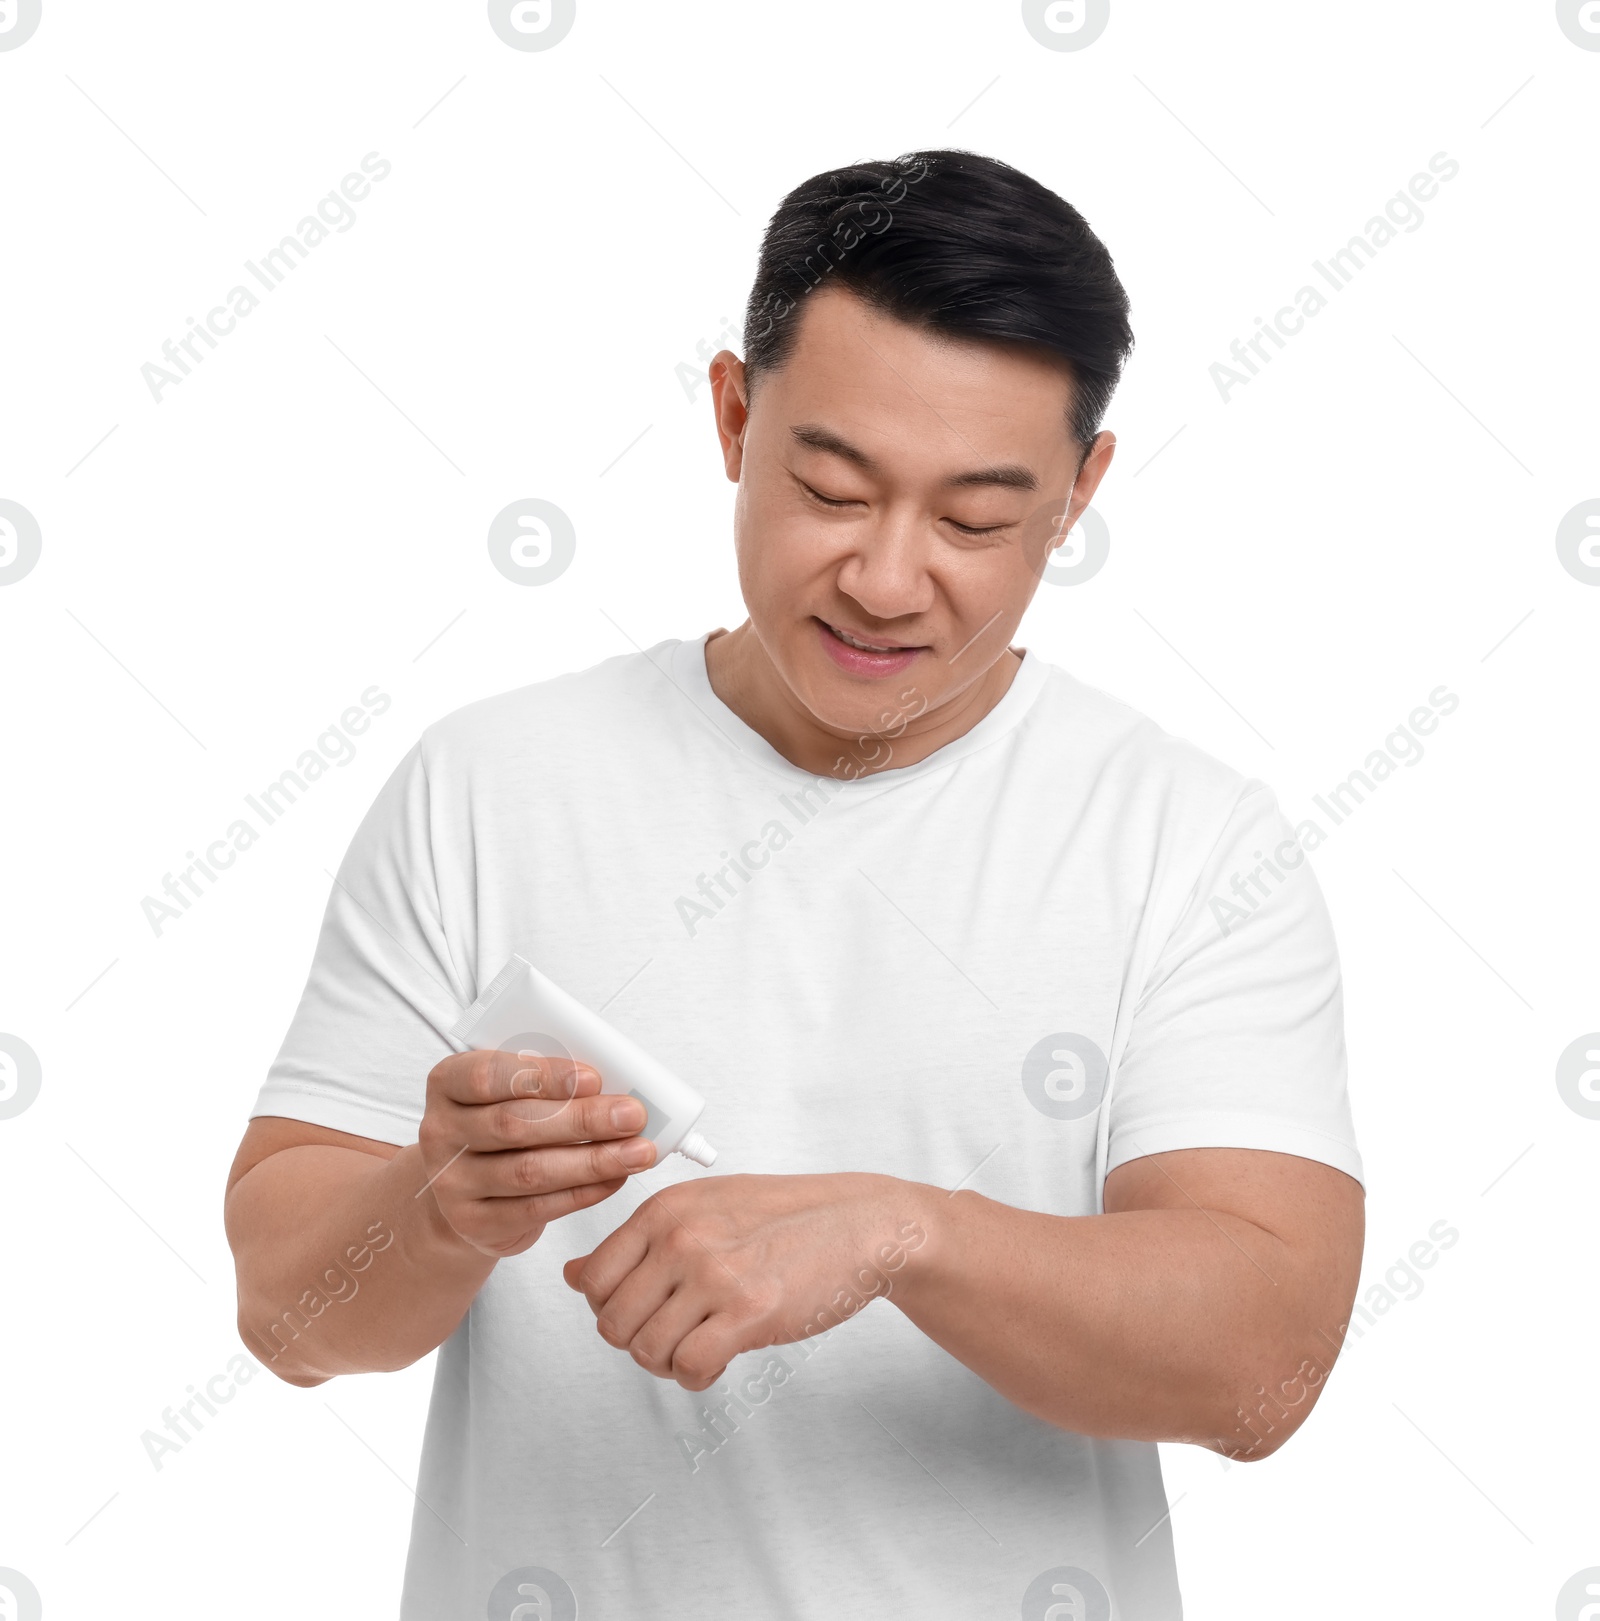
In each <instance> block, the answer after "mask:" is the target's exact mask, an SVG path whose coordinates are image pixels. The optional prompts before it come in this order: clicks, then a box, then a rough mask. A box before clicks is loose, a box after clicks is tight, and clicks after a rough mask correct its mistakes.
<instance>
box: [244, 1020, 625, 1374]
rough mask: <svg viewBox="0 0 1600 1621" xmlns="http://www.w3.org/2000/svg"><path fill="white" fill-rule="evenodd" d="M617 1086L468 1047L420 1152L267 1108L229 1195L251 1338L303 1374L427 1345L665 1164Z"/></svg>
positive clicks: (282, 1369) (373, 1362)
mask: <svg viewBox="0 0 1600 1621" xmlns="http://www.w3.org/2000/svg"><path fill="white" fill-rule="evenodd" d="M600 1086H601V1081H600V1076H599V1075H598V1073H597V1072H596V1071H595V1070H593V1069H592V1068H590V1067H589V1066H588V1065H583V1064H579V1065H574V1064H573V1063H572V1062H571V1061H570V1060H566V1059H552V1058H540V1057H536V1056H532V1055H530V1056H527V1057H522V1056H519V1055H517V1054H514V1053H501V1052H471V1053H458V1054H452V1055H451V1056H450V1057H449V1058H446V1059H444V1060H442V1061H441V1062H440V1063H438V1064H436V1065H435V1066H434V1068H433V1070H432V1072H431V1073H430V1074H429V1076H428V1086H427V1102H426V1105H425V1109H424V1113H423V1118H422V1123H421V1126H420V1128H419V1131H418V1140H417V1141H416V1142H415V1143H412V1144H411V1145H409V1146H408V1147H405V1148H401V1147H398V1146H397V1145H395V1144H393V1143H384V1142H378V1141H376V1140H374V1139H372V1138H370V1137H357V1136H352V1135H351V1134H349V1133H348V1132H342V1131H332V1130H328V1129H326V1128H324V1127H322V1126H315V1125H311V1124H309V1123H307V1122H305V1121H301V1120H289V1119H284V1118H282V1117H279V1116H272V1115H265V1116H262V1117H261V1118H259V1119H256V1120H252V1121H251V1122H250V1125H249V1127H248V1128H247V1130H246V1132H245V1135H244V1140H243V1142H241V1144H240V1145H239V1152H238V1155H237V1157H236V1158H235V1160H234V1164H233V1170H232V1171H231V1173H230V1174H229V1177H228V1190H227V1195H226V1199H225V1202H224V1207H223V1214H224V1223H225V1225H226V1228H227V1233H228V1242H229V1244H230V1245H231V1246H232V1249H233V1253H234V1262H235V1268H236V1271H237V1274H238V1285H239V1333H240V1336H241V1338H242V1339H243V1340H244V1342H245V1344H246V1345H248V1346H249V1347H250V1349H251V1351H252V1352H253V1353H254V1354H255V1355H256V1356H257V1357H259V1358H260V1359H261V1360H262V1361H263V1362H265V1363H266V1365H267V1366H268V1367H269V1368H270V1369H271V1370H272V1371H273V1372H274V1373H276V1374H277V1375H278V1376H279V1377H280V1378H282V1379H284V1380H286V1381H287V1382H288V1383H289V1384H293V1385H318V1384H321V1383H323V1382H324V1381H325V1380H327V1379H331V1378H333V1377H334V1376H335V1375H336V1374H341V1373H368V1372H390V1371H392V1370H394V1369H396V1368H404V1367H407V1366H409V1365H410V1364H411V1363H413V1362H415V1361H417V1360H418V1358H420V1357H423V1356H426V1355H427V1353H428V1352H429V1351H431V1350H433V1349H434V1348H435V1347H436V1346H438V1345H440V1344H442V1343H443V1342H444V1341H445V1340H446V1339H448V1338H449V1336H450V1334H451V1333H452V1332H453V1331H454V1329H455V1327H456V1325H457V1324H458V1323H459V1322H460V1321H461V1319H462V1317H463V1316H464V1315H465V1314H466V1310H467V1308H468V1306H470V1305H471V1304H472V1300H473V1297H474V1296H475V1295H476V1294H477V1292H478V1290H479V1289H480V1288H482V1286H483V1282H484V1280H485V1279H486V1278H487V1277H488V1276H489V1273H490V1272H491V1271H492V1270H493V1269H494V1264H495V1262H496V1261H497V1260H500V1259H501V1258H502V1257H504V1256H507V1255H520V1254H521V1253H522V1252H523V1251H524V1250H526V1249H528V1248H529V1247H530V1246H531V1245H532V1244H534V1243H535V1242H536V1241H537V1240H538V1238H539V1235H540V1234H541V1233H542V1232H543V1231H544V1228H545V1225H546V1223H548V1222H550V1221H554V1220H556V1219H558V1218H559V1217H561V1216H565V1215H568V1214H570V1213H571V1212H572V1211H574V1210H581V1209H584V1208H586V1207H587V1206H589V1205H593V1204H598V1203H599V1202H600V1201H601V1200H602V1199H605V1198H608V1197H610V1195H611V1194H613V1193H615V1192H616V1191H617V1189H618V1188H620V1187H622V1186H623V1185H624V1183H625V1182H626V1181H627V1178H628V1176H629V1175H631V1174H632V1173H633V1172H635V1171H639V1170H643V1169H646V1168H648V1167H649V1166H650V1165H653V1164H654V1163H655V1153H656V1151H655V1145H654V1144H653V1143H651V1142H649V1141H648V1140H646V1139H643V1138H639V1137H637V1136H636V1135H635V1134H636V1133H637V1132H638V1131H639V1129H640V1128H641V1127H642V1126H643V1125H644V1123H645V1111H644V1108H643V1106H642V1105H641V1104H640V1103H639V1102H638V1101H637V1100H636V1099H634V1098H627V1097H621V1096H619V1095H616V1094H611V1095H607V1094H603V1093H602V1092H601V1090H600Z"/></svg>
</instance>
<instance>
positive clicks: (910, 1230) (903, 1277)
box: [878, 1178, 951, 1310]
mask: <svg viewBox="0 0 1600 1621" xmlns="http://www.w3.org/2000/svg"><path fill="white" fill-rule="evenodd" d="M889 1183H890V1188H889V1190H888V1191H886V1194H885V1200H884V1214H885V1220H884V1222H883V1228H884V1231H885V1233H886V1242H885V1244H884V1245H882V1246H880V1249H879V1252H878V1264H879V1265H880V1266H882V1267H883V1268H884V1270H885V1272H886V1273H887V1274H888V1277H889V1283H890V1287H889V1290H888V1298H889V1299H890V1300H892V1301H894V1302H895V1304H896V1305H898V1306H900V1307H901V1308H902V1309H903V1310H904V1309H908V1308H909V1307H910V1305H911V1304H912V1302H913V1301H914V1300H915V1299H916V1298H917V1297H918V1295H919V1294H920V1293H922V1292H923V1291H924V1290H925V1289H926V1288H927V1286H928V1283H929V1280H930V1278H931V1277H932V1276H933V1274H934V1271H935V1268H936V1266H937V1265H938V1259H937V1257H938V1255H939V1253H940V1252H941V1250H942V1249H944V1248H945V1247H946V1246H947V1245H948V1243H949V1225H950V1215H951V1211H950V1208H949V1207H950V1203H951V1198H950V1195H949V1193H948V1192H946V1190H945V1189H943V1188H936V1187H934V1186H932V1185H931V1184H929V1183H926V1182H908V1181H901V1180H899V1179H897V1178H890V1179H889Z"/></svg>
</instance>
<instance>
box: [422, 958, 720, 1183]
mask: <svg viewBox="0 0 1600 1621" xmlns="http://www.w3.org/2000/svg"><path fill="white" fill-rule="evenodd" d="M450 1034H451V1035H452V1036H453V1037H454V1038H455V1039H456V1040H457V1041H462V1042H465V1043H466V1045H467V1046H469V1047H479V1048H495V1049H497V1050H499V1051H501V1052H534V1053H538V1054H539V1055H540V1056H541V1057H543V1058H572V1059H576V1060H577V1062H579V1063H580V1064H588V1065H590V1066H592V1067H593V1068H594V1069H597V1070H598V1071H599V1072H600V1084H601V1086H602V1088H603V1089H604V1090H605V1091H607V1092H623V1093H625V1094H626V1095H627V1096H628V1097H631V1098H637V1099H638V1100H639V1101H640V1102H641V1103H642V1104H643V1105H644V1107H645V1123H644V1127H643V1129H642V1130H641V1131H640V1132H639V1135H640V1136H641V1137H648V1138H649V1139H650V1141H651V1142H653V1143H654V1144H655V1145H656V1159H657V1163H658V1164H659V1163H660V1161H661V1160H662V1159H664V1158H665V1157H666V1156H667V1155H668V1154H670V1153H673V1152H677V1153H679V1154H682V1155H683V1156H684V1157H685V1158H686V1159H692V1160H693V1161H694V1162H695V1164H696V1165H710V1164H711V1163H712V1162H713V1161H714V1160H715V1159H716V1157H717V1151H716V1149H714V1148H713V1147H712V1146H711V1144H710V1143H708V1142H707V1141H706V1140H705V1138H704V1137H702V1136H701V1135H700V1133H699V1132H698V1131H696V1130H695V1129H694V1127H695V1122H696V1121H697V1120H699V1118H700V1114H701V1111H702V1110H703V1109H704V1108H705V1100H704V1099H703V1098H702V1097H701V1096H700V1094H699V1093H698V1092H696V1091H695V1090H694V1088H693V1087H692V1086H690V1085H689V1084H688V1083H687V1082H685V1081H681V1080H679V1079H678V1077H677V1076H676V1075H674V1074H673V1073H672V1071H671V1070H670V1069H668V1068H667V1067H666V1065H665V1064H662V1063H659V1062H658V1061H657V1060H656V1059H654V1058H652V1057H651V1056H650V1054H649V1053H647V1052H646V1051H645V1050H644V1048H642V1047H641V1046H639V1045H638V1044H637V1043H636V1042H633V1041H630V1040H629V1039H628V1037H627V1036H625V1035H623V1033H622V1032H621V1031H620V1030H617V1029H614V1028H613V1027H612V1026H611V1025H609V1024H607V1023H606V1021H605V1020H604V1019H602V1018H601V1017H600V1015H599V1014H598V1013H591V1012H590V1011H589V1009H588V1008H586V1007H585V1006H584V1005H583V1004H582V1003H581V1002H578V1001H575V1000H574V999H573V998H572V997H570V996H568V995H567V993H566V992H565V991H564V990H562V989H561V987H560V986H559V985H557V984H556V983H555V982H554V981H553V980H550V979H547V978H546V977H545V976H544V975H543V974H541V973H540V972H539V970H538V969H537V968H535V967H534V966H533V964H532V963H531V962H529V961H528V960H527V959H526V958H525V957H518V956H515V955H513V956H512V958H511V960H510V961H509V962H508V963H507V964H506V965H505V967H504V968H502V969H501V970H500V972H499V973H498V974H496V975H495V976H494V978H493V979H492V980H490V982H489V984H488V987H487V988H486V989H485V991H484V993H483V995H482V996H480V997H479V998H478V1000H477V1001H476V1002H474V1003H473V1004H472V1006H471V1007H469V1008H468V1009H467V1010H466V1012H465V1013H463V1014H462V1015H461V1017H460V1018H459V1019H458V1020H457V1021H456V1022H455V1024H454V1025H453V1026H452V1027H451V1029H450Z"/></svg>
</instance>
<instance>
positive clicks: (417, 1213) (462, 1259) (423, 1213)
mask: <svg viewBox="0 0 1600 1621" xmlns="http://www.w3.org/2000/svg"><path fill="white" fill-rule="evenodd" d="M389 1164H390V1168H391V1170H392V1171H393V1172H394V1173H395V1176H396V1182H397V1186H396V1188H395V1197H396V1198H397V1199H400V1200H401V1204H400V1208H401V1210H402V1212H403V1213H404V1214H403V1216H402V1220H404V1218H405V1217H409V1218H410V1220H409V1221H405V1225H406V1227H407V1228H408V1229H409V1230H410V1232H411V1234H412V1249H413V1254H414V1257H415V1258H416V1259H417V1260H421V1261H424V1262H426V1263H431V1264H432V1265H434V1266H443V1267H446V1268H450V1267H452V1266H460V1265H462V1264H464V1263H466V1264H469V1265H470V1264H472V1263H477V1264H482V1263H489V1264H492V1263H493V1260H494V1258H493V1256H489V1255H485V1254H484V1253H483V1251H482V1250H480V1249H477V1248H476V1247H475V1246H474V1245H472V1244H469V1243H468V1242H467V1240H466V1239H464V1238H463V1237H462V1236H461V1234H460V1233H458V1232H457V1231H456V1230H455V1228H454V1227H452V1226H451V1225H450V1223H449V1221H448V1220H447V1219H446V1218H445V1213H444V1211H443V1210H442V1209H441V1208H440V1206H439V1201H438V1200H437V1199H436V1198H434V1196H433V1188H432V1186H431V1184H430V1182H429V1178H428V1168H427V1166H426V1164H425V1163H424V1162H423V1158H422V1148H421V1146H420V1145H419V1144H417V1143H412V1144H411V1145H410V1146H409V1147H407V1148H402V1149H401V1150H400V1152H399V1153H398V1154H396V1155H395V1157H394V1158H393V1159H392V1160H391V1161H390V1162H389Z"/></svg>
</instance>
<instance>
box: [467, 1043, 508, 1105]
mask: <svg viewBox="0 0 1600 1621" xmlns="http://www.w3.org/2000/svg"><path fill="white" fill-rule="evenodd" d="M499 1067H500V1064H499V1059H498V1056H497V1055H496V1054H495V1053H493V1052H488V1051H485V1052H475V1053H473V1055H472V1057H471V1060H470V1061H469V1062H468V1064H467V1072H466V1074H465V1076H464V1077H463V1079H464V1081H465V1082H466V1090H467V1096H468V1098H469V1099H470V1100H471V1101H472V1102H473V1103H488V1102H490V1101H491V1100H492V1099H493V1097H494V1095H495V1077H496V1075H497V1074H498V1073H499Z"/></svg>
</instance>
